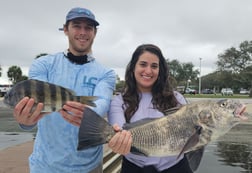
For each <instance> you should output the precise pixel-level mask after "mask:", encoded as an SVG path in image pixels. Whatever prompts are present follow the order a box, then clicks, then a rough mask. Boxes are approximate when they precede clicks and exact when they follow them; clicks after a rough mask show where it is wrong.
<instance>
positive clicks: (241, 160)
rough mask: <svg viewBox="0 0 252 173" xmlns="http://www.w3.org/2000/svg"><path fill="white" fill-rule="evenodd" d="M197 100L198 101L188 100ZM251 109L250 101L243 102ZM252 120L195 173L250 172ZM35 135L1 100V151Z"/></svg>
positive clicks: (209, 150)
mask: <svg viewBox="0 0 252 173" xmlns="http://www.w3.org/2000/svg"><path fill="white" fill-rule="evenodd" d="M188 100H189V101H196V100H197V99H188ZM244 102H245V103H248V104H249V109H250V112H251V109H252V99H247V100H245V101H244ZM251 119H252V118H250V120H249V121H248V122H244V123H242V124H239V125H237V126H235V127H234V128H232V129H231V130H230V131H229V132H228V133H227V134H226V135H224V136H223V137H221V138H220V139H218V140H217V141H215V142H212V143H210V144H208V145H207V146H206V148H205V152H204V155H203V158H202V160H201V163H200V166H199V168H198V170H197V171H196V173H215V172H221V173H252V120H251ZM34 133H35V132H29V133H27V132H24V131H22V130H21V129H20V128H19V126H18V125H17V123H16V122H15V120H14V118H13V116H12V111H11V110H9V109H7V108H4V107H3V105H2V102H1V100H0V150H3V149H5V148H7V147H10V146H13V145H17V144H20V143H23V142H26V141H30V140H32V139H33V137H34Z"/></svg>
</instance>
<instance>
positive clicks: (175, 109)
mask: <svg viewBox="0 0 252 173" xmlns="http://www.w3.org/2000/svg"><path fill="white" fill-rule="evenodd" d="M181 107H183V106H177V107H174V108H170V109H167V110H164V111H163V113H164V115H165V116H167V115H171V114H173V113H175V112H177V111H178V110H179V109H180V108H181Z"/></svg>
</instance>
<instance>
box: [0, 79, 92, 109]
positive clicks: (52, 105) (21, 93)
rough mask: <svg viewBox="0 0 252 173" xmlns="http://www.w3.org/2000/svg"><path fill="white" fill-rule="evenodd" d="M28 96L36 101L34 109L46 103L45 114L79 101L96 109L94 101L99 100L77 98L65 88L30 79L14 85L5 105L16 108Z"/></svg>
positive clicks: (8, 93)
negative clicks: (68, 102) (39, 104)
mask: <svg viewBox="0 0 252 173" xmlns="http://www.w3.org/2000/svg"><path fill="white" fill-rule="evenodd" d="M26 96H27V97H30V98H33V99H34V100H35V104H34V108H35V107H36V105H37V104H38V103H44V108H43V112H52V111H57V110H59V109H61V108H62V105H63V104H64V103H65V102H66V101H78V102H81V103H83V104H86V105H89V106H93V107H95V106H96V105H95V103H94V102H93V101H95V100H96V99H97V97H94V96H76V95H75V93H74V92H73V91H71V90H69V89H66V88H64V87H61V86H58V85H54V84H51V83H48V82H43V81H39V80H33V79H30V80H24V81H21V82H18V83H17V84H16V85H14V86H13V87H12V88H11V90H9V91H8V92H7V93H6V94H5V96H4V103H5V104H6V105H7V106H9V107H10V108H14V107H15V106H16V104H17V103H18V102H19V101H20V100H21V99H22V98H24V97H26ZM34 108H33V109H34Z"/></svg>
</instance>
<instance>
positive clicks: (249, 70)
mask: <svg viewBox="0 0 252 173" xmlns="http://www.w3.org/2000/svg"><path fill="white" fill-rule="evenodd" d="M217 56H218V59H217V62H216V65H217V69H216V70H215V71H214V72H213V73H210V74H207V75H205V76H202V77H201V89H204V88H205V89H215V91H217V92H218V91H220V90H221V88H232V89H233V90H234V92H236V93H238V92H239V91H240V89H241V88H243V89H248V90H250V96H251V97H252V91H251V89H252V57H251V56H252V41H243V42H242V43H240V44H239V46H238V47H237V48H235V47H231V48H228V49H226V50H225V51H224V52H223V53H220V54H218V55H217ZM166 61H167V64H168V66H169V73H170V83H171V84H172V86H173V88H175V89H176V87H177V86H185V87H186V86H187V84H188V80H190V85H191V86H192V87H193V88H194V89H196V90H199V74H200V72H199V70H198V69H196V70H195V69H194V65H193V64H192V63H191V62H187V63H182V62H179V61H178V60H177V59H174V60H169V59H167V60H166ZM123 83H124V81H119V82H118V83H117V89H119V90H121V89H122V87H123Z"/></svg>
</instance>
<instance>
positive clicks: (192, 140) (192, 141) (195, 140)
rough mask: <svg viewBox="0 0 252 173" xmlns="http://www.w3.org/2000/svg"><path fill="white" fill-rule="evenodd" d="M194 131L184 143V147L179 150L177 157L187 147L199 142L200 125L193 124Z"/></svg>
mask: <svg viewBox="0 0 252 173" xmlns="http://www.w3.org/2000/svg"><path fill="white" fill-rule="evenodd" d="M195 129H196V130H195V133H194V134H193V135H192V136H191V137H190V138H189V139H188V140H187V142H186V144H185V145H184V147H183V148H182V150H181V151H180V153H179V155H178V157H177V159H178V158H179V157H180V156H181V155H182V154H183V153H184V152H185V151H186V150H188V149H190V148H192V147H194V146H195V145H197V143H198V142H199V135H200V134H201V129H202V127H201V126H195Z"/></svg>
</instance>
